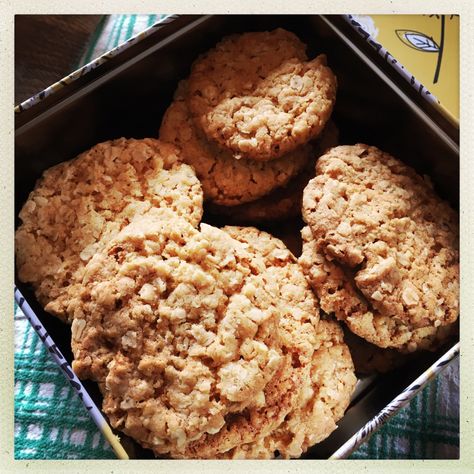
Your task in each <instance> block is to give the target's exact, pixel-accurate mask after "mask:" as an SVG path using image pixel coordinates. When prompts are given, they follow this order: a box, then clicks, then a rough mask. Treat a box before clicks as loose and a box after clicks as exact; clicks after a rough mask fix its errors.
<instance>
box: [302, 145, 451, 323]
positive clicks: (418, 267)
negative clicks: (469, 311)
mask: <svg viewBox="0 0 474 474" xmlns="http://www.w3.org/2000/svg"><path fill="white" fill-rule="evenodd" d="M303 218H304V220H305V221H306V222H307V223H308V225H309V227H310V228H311V231H312V234H313V236H314V239H315V240H316V241H317V242H318V245H319V248H320V249H321V250H322V251H323V252H324V253H325V254H326V256H327V257H328V259H330V260H332V259H334V261H335V262H337V263H338V264H340V265H343V266H344V267H345V268H347V269H350V270H351V271H353V273H354V275H353V278H354V282H355V284H356V286H357V288H358V291H360V292H361V293H362V294H363V295H364V297H365V298H366V299H367V301H368V302H370V305H371V306H372V307H373V308H374V309H375V310H377V311H378V312H380V313H381V314H382V315H385V316H387V317H391V318H393V319H394V320H397V321H400V322H402V323H404V324H406V325H409V326H412V327H414V328H423V327H429V326H434V327H437V326H439V325H448V324H451V323H453V322H454V321H455V320H456V319H457V317H458V313H459V250H458V246H459V243H458V239H459V224H458V216H457V214H456V212H455V211H454V210H453V209H451V208H450V207H449V205H448V204H447V203H446V202H444V201H442V200H441V199H440V198H439V197H438V196H437V195H436V194H435V192H434V190H433V188H432V186H431V183H430V182H429V180H428V179H427V178H423V177H421V176H419V175H418V174H417V173H416V172H415V171H414V170H413V169H412V168H410V167H409V166H407V165H405V164H404V163H402V162H401V161H399V160H397V159H395V158H393V157H392V156H391V155H389V154H387V153H384V152H382V151H380V150H379V149H377V148H375V147H370V146H367V145H362V144H357V145H354V146H339V147H336V148H332V149H331V150H330V151H329V152H328V153H326V154H325V155H324V156H322V157H321V158H320V159H319V160H318V162H317V165H316V177H315V178H314V179H312V180H311V181H310V182H309V183H308V186H307V187H306V189H305V191H304V196H303Z"/></svg>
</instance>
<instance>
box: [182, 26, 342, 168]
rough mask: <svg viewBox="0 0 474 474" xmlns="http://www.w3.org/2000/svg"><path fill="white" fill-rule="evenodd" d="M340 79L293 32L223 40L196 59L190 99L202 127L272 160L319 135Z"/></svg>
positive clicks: (229, 144) (238, 151)
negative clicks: (310, 53) (308, 51)
mask: <svg viewBox="0 0 474 474" xmlns="http://www.w3.org/2000/svg"><path fill="white" fill-rule="evenodd" d="M335 97H336V78H335V76H334V74H333V73H332V71H331V70H330V69H329V67H328V66H327V65H326V57H325V56H324V55H320V56H318V57H317V58H315V59H313V60H311V61H307V57H306V53H305V46H304V44H303V43H301V41H299V39H298V38H297V37H296V36H295V35H293V34H292V33H289V32H288V31H285V30H282V29H277V30H274V31H271V32H256V33H244V34H242V35H233V36H230V37H227V38H225V39H223V40H222V41H221V42H220V43H218V44H217V45H216V46H215V47H214V48H213V49H212V50H210V51H208V52H207V53H206V54H204V55H203V56H201V57H200V58H198V59H197V60H196V61H195V63H194V64H193V66H192V69H191V74H190V77H189V96H188V103H189V107H190V111H191V113H192V116H193V119H194V121H195V123H196V125H197V127H198V128H199V129H200V130H202V131H203V132H204V134H205V135H206V137H207V138H208V139H210V140H213V141H214V142H215V143H217V144H218V145H219V146H221V147H223V148H225V149H230V150H232V152H233V153H234V154H235V155H238V156H241V157H246V158H251V159H254V160H263V161H265V160H271V159H274V158H277V157H280V156H282V155H284V154H285V153H288V152H289V151H291V150H294V149H295V148H296V147H298V146H299V145H301V144H304V143H307V142H308V141H309V140H311V139H312V138H315V137H316V136H317V135H318V134H319V133H320V132H321V130H322V129H323V128H324V125H325V124H326V122H327V121H328V119H329V117H330V115H331V112H332V108H333V105H334V102H335Z"/></svg>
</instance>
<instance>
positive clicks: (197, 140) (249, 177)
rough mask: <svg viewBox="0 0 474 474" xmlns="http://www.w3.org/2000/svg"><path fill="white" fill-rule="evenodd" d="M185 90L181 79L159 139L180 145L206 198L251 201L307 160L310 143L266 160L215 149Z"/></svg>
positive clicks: (220, 202)
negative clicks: (200, 126)
mask: <svg viewBox="0 0 474 474" xmlns="http://www.w3.org/2000/svg"><path fill="white" fill-rule="evenodd" d="M186 91H187V85H186V81H181V83H180V84H179V85H178V89H177V91H176V93H175V98H174V101H173V103H172V104H171V105H170V107H169V108H168V110H167V111H166V113H165V115H164V117H163V121H162V124H161V128H160V139H161V140H163V141H166V142H170V143H173V144H175V145H177V146H178V147H179V148H181V151H182V157H183V160H184V161H185V162H186V163H188V164H189V165H191V166H192V167H193V168H194V170H195V171H196V175H197V176H198V178H199V179H200V181H201V185H202V188H203V192H204V199H205V200H207V201H211V202H213V203H216V204H218V205H224V206H236V205H239V204H242V203H247V202H249V201H254V200H255V199H258V198H259V197H261V196H264V195H266V194H268V193H270V192H271V191H272V190H273V189H275V188H277V187H279V186H282V185H284V184H285V183H287V182H288V181H289V180H290V178H292V177H293V176H295V175H296V174H297V173H299V172H300V171H301V170H302V169H303V168H304V167H305V165H307V163H308V161H309V160H310V157H311V147H310V146H307V145H303V146H301V147H299V148H298V149H296V150H295V151H293V152H291V153H289V154H287V155H285V156H282V157H281V158H278V159H276V160H272V161H269V162H258V161H255V160H248V159H245V158H242V159H240V160H238V159H236V158H235V157H234V155H233V154H232V153H231V152H230V151H225V150H223V149H218V148H217V147H216V146H214V145H213V144H211V143H209V141H208V140H207V139H206V138H205V137H204V136H203V134H202V133H200V132H199V131H198V130H196V127H195V126H194V123H193V121H192V119H191V116H190V113H189V109H188V106H187V104H186V101H185V96H186Z"/></svg>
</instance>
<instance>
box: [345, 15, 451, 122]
mask: <svg viewBox="0 0 474 474" xmlns="http://www.w3.org/2000/svg"><path fill="white" fill-rule="evenodd" d="M354 18H355V19H356V20H357V21H358V22H359V23H360V24H361V26H362V27H363V28H364V29H365V30H366V31H367V32H368V33H369V34H370V35H371V37H372V38H374V39H376V40H377V42H379V43H381V44H382V45H383V47H384V48H386V49H387V50H388V51H390V53H391V54H392V55H393V56H394V57H396V58H397V60H398V61H399V62H400V63H401V64H403V66H404V67H405V68H406V69H407V70H408V71H410V73H411V74H413V75H414V76H415V77H416V78H417V79H418V80H419V81H420V82H421V83H423V84H424V85H425V86H426V87H427V88H428V89H429V90H430V92H431V93H432V94H433V95H434V96H435V97H436V98H437V99H438V100H439V102H440V103H441V105H442V106H443V107H444V108H446V109H447V111H448V112H449V113H450V114H451V115H453V116H454V117H456V118H459V79H458V78H459V16H458V15H370V16H362V15H354Z"/></svg>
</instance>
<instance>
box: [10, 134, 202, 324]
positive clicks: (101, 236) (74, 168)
mask: <svg viewBox="0 0 474 474" xmlns="http://www.w3.org/2000/svg"><path fill="white" fill-rule="evenodd" d="M152 207H167V208H170V209H172V210H174V211H175V212H176V213H178V214H180V215H182V216H185V217H186V219H188V220H189V221H190V222H191V223H192V224H193V225H197V224H198V223H199V221H200V219H201V216H202V189H201V186H200V183H199V181H198V179H197V178H196V175H195V174H194V171H193V169H192V168H191V167H190V166H188V165H186V164H184V163H182V162H181V161H180V156H179V151H178V150H177V149H176V147H174V146H173V145H171V144H166V143H162V142H160V141H158V140H154V139H143V140H135V139H125V138H120V139H118V140H113V141H108V142H104V143H100V144H98V145H96V146H94V147H92V148H91V149H90V150H88V151H86V152H84V153H82V154H81V155H79V156H78V157H77V158H75V159H73V160H71V161H66V162H64V163H60V164H59V165H57V166H54V167H52V168H50V169H48V170H46V171H45V172H44V174H43V176H42V177H41V178H40V180H39V181H38V182H37V184H36V187H35V189H34V190H33V191H32V192H31V193H30V195H29V197H28V200H27V201H26V203H25V204H24V206H23V208H22V210H21V212H20V219H21V220H22V224H21V225H20V227H19V228H18V230H17V231H16V236H15V237H16V259H17V268H18V276H19V279H20V280H21V281H23V282H25V283H31V284H32V285H33V287H34V288H35V293H36V297H37V298H38V300H39V302H40V303H41V304H42V305H43V306H44V307H45V309H46V311H48V312H50V313H52V314H54V315H55V316H58V317H60V318H61V319H63V320H65V321H66V320H68V319H69V314H68V313H69V310H68V304H69V300H70V295H69V293H72V294H74V293H75V292H77V291H78V286H79V285H80V282H81V280H82V277H83V275H84V267H85V265H86V264H87V262H88V261H89V260H90V259H91V257H92V256H93V255H94V254H95V253H96V252H98V251H100V249H101V248H102V247H103V246H104V244H105V243H107V242H108V241H109V240H110V239H111V238H112V237H113V236H114V235H115V234H116V233H117V232H118V231H119V230H120V229H121V228H122V227H124V226H125V225H126V224H128V223H129V222H130V221H131V220H133V219H134V218H135V217H136V216H140V215H143V214H144V213H145V212H146V211H147V210H149V209H150V208H152Z"/></svg>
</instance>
